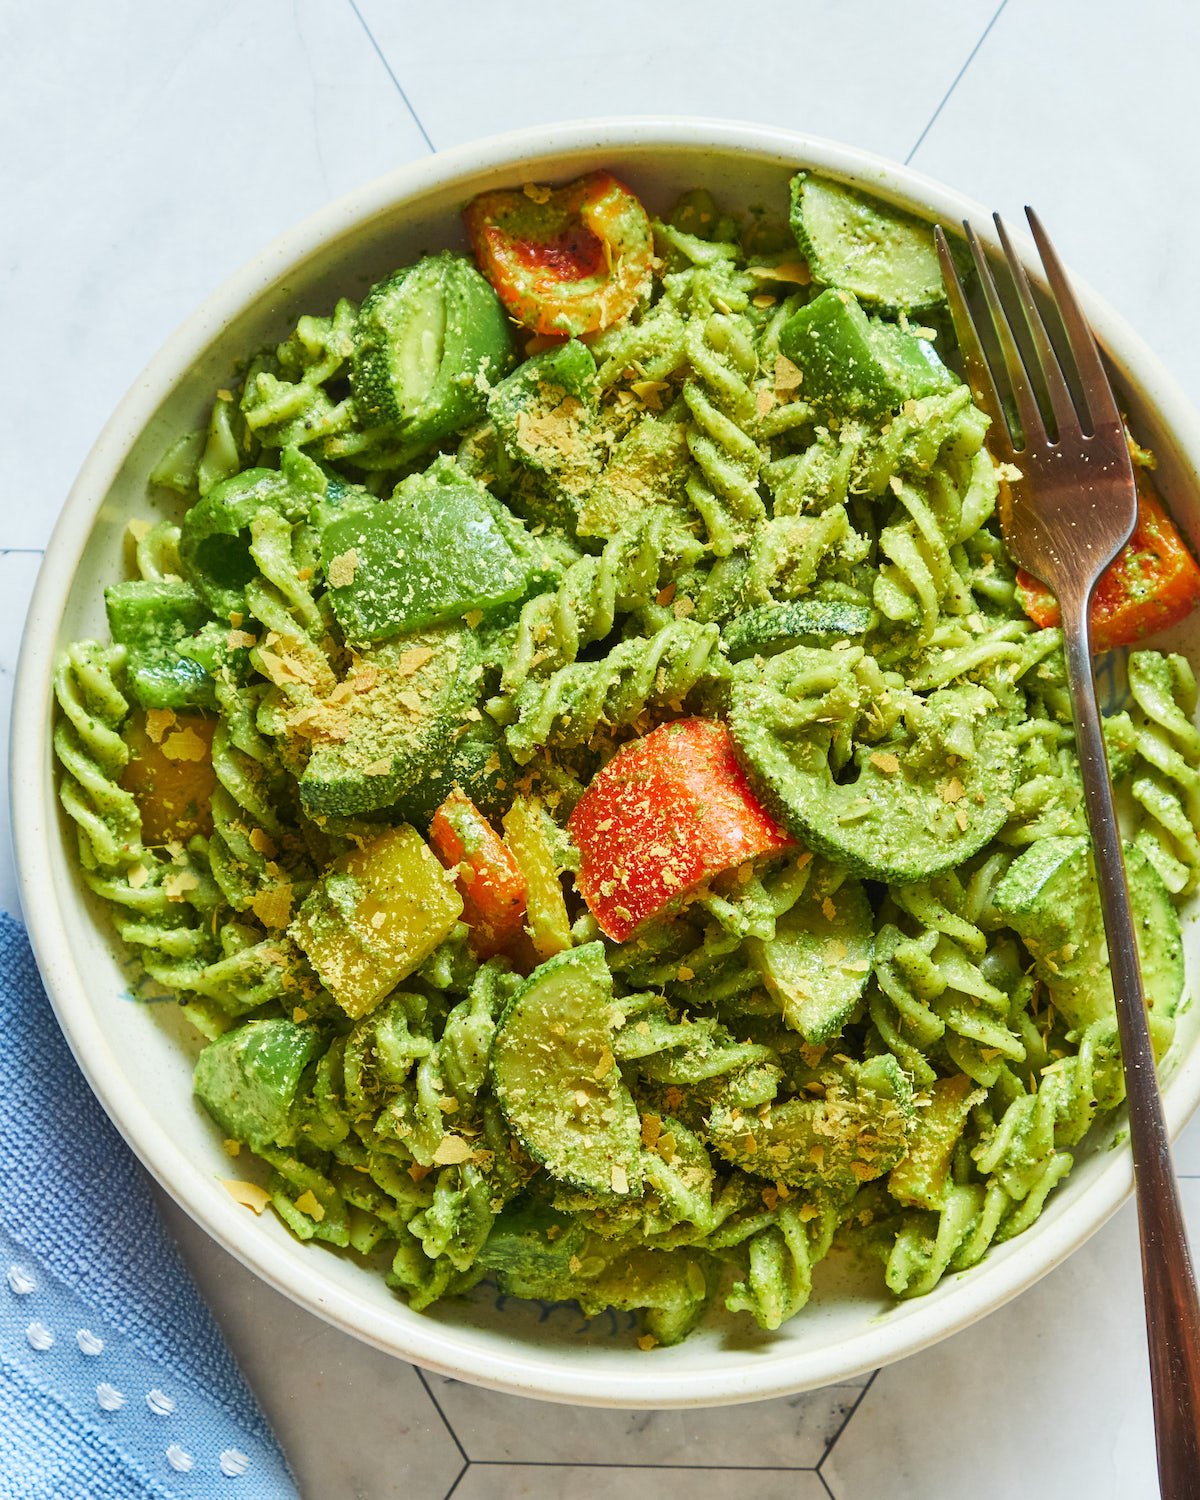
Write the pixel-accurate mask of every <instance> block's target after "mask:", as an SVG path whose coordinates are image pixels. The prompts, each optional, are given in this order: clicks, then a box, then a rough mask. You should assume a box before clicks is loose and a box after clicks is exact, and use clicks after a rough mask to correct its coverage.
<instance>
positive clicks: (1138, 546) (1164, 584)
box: [1017, 475, 1200, 651]
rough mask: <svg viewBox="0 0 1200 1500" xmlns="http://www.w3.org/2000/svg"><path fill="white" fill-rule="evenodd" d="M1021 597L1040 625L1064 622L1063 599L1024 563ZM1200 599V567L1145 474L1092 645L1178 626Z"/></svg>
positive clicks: (1108, 575)
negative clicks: (1133, 521) (1060, 601)
mask: <svg viewBox="0 0 1200 1500" xmlns="http://www.w3.org/2000/svg"><path fill="white" fill-rule="evenodd" d="M1017 599H1018V600H1019V602H1020V605H1021V608H1022V609H1023V610H1024V611H1025V613H1026V614H1027V615H1028V616H1029V618H1030V619H1031V620H1032V621H1033V622H1034V624H1035V625H1040V626H1042V627H1043V628H1044V627H1045V626H1047V625H1057V624H1058V623H1059V619H1060V615H1059V609H1058V600H1057V599H1056V598H1055V597H1054V595H1053V594H1052V593H1051V592H1050V590H1049V589H1048V588H1047V587H1046V585H1045V584H1044V583H1041V582H1039V581H1038V579H1036V578H1033V577H1032V576H1031V575H1030V574H1028V573H1026V572H1025V570H1024V569H1023V568H1022V569H1021V570H1019V571H1018V573H1017ZM1197 604H1200V567H1197V565H1196V560H1195V558H1194V557H1193V556H1192V554H1191V553H1190V552H1189V551H1188V548H1187V543H1186V542H1185V541H1184V540H1183V538H1182V537H1181V536H1180V535H1179V532H1178V531H1177V530H1176V528H1175V523H1174V522H1173V521H1172V520H1171V518H1170V516H1169V515H1168V514H1167V512H1166V510H1165V509H1164V508H1163V504H1162V501H1161V500H1160V499H1159V498H1158V496H1157V495H1156V494H1155V492H1154V490H1153V488H1152V486H1151V485H1150V482H1149V480H1147V479H1143V478H1142V477H1141V476H1140V475H1139V478H1138V515H1137V524H1136V525H1135V526H1134V529H1133V535H1132V536H1131V537H1130V538H1129V540H1128V541H1127V542H1126V543H1125V545H1124V547H1122V548H1121V550H1120V552H1118V553H1117V555H1116V557H1115V558H1114V559H1113V560H1112V562H1111V563H1110V564H1109V565H1108V567H1107V568H1106V569H1105V570H1104V572H1103V573H1102V574H1101V575H1100V579H1099V582H1098V583H1097V584H1096V589H1095V592H1094V593H1093V595H1092V603H1091V609H1090V611H1089V618H1090V620H1091V626H1092V649H1093V651H1109V650H1111V649H1112V648H1113V647H1114V646H1130V645H1132V644H1133V643H1134V642H1135V641H1140V640H1142V639H1143V638H1144V637H1145V636H1148V635H1153V634H1154V633H1155V632H1156V631H1159V630H1165V629H1166V628H1167V626H1168V625H1177V624H1178V623H1179V621H1180V620H1182V619H1184V618H1186V616H1188V615H1190V614H1191V612H1192V610H1194V609H1195V608H1196V606H1197Z"/></svg>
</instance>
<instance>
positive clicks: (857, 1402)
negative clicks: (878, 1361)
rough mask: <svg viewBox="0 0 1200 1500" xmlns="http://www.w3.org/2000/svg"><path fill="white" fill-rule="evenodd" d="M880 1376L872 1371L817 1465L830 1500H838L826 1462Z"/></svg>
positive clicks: (818, 1474) (819, 1476) (819, 1475)
mask: <svg viewBox="0 0 1200 1500" xmlns="http://www.w3.org/2000/svg"><path fill="white" fill-rule="evenodd" d="M878 1376H879V1371H878V1370H872V1371H871V1378H870V1380H868V1381H867V1383H866V1385H864V1386H863V1388H862V1390H861V1391H859V1393H858V1395H857V1396H856V1397H855V1399H854V1403H853V1405H852V1406H851V1407H850V1410H849V1411H848V1412H847V1413H846V1415H845V1416H844V1417H843V1418H842V1425H841V1426H840V1427H839V1428H838V1430H837V1431H836V1432H835V1433H834V1435H833V1440H832V1442H830V1444H829V1446H828V1447H827V1448H826V1449H825V1452H824V1453H823V1454H822V1455H821V1458H820V1461H819V1462H818V1464H817V1476H818V1478H819V1479H820V1481H821V1483H822V1484H823V1485H824V1486H825V1488H826V1489H827V1490H829V1496H830V1500H836V1496H835V1495H834V1493H833V1490H832V1489H831V1488H830V1485H829V1481H828V1480H827V1479H826V1478H825V1460H826V1459H827V1458H828V1457H829V1455H830V1454H831V1453H832V1452H833V1450H834V1449H835V1448H836V1447H837V1445H838V1441H839V1439H840V1438H841V1436H842V1433H843V1432H845V1430H846V1428H847V1427H849V1425H850V1419H851V1417H853V1415H854V1413H855V1412H856V1411H857V1410H858V1408H859V1407H860V1406H861V1405H862V1404H863V1402H864V1401H865V1400H866V1395H867V1392H868V1391H869V1390H870V1389H871V1387H872V1386H873V1385H874V1384H875V1381H876V1379H877V1378H878Z"/></svg>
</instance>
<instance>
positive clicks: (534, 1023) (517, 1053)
mask: <svg viewBox="0 0 1200 1500" xmlns="http://www.w3.org/2000/svg"><path fill="white" fill-rule="evenodd" d="M623 1019H624V1017H623V1015H622V1012H621V1008H620V1005H619V1004H618V1003H617V1002H616V1001H614V999H613V990H612V977H611V975H610V974H609V972H608V965H607V964H606V963H605V961H604V945H603V944H602V943H585V944H584V945H583V947H581V948H570V949H568V950H567V951H566V952H565V953H558V954H556V955H555V956H554V957H553V958H551V959H548V960H547V961H546V962H545V963H544V964H542V965H541V966H540V967H539V968H537V969H535V970H534V971H533V973H532V974H531V975H530V976H529V978H528V979H527V980H526V981H525V983H524V984H523V985H522V986H521V987H520V989H519V990H517V992H516V993H515V994H514V995H513V997H512V999H511V1000H510V1001H509V1002H508V1005H507V1006H506V1007H505V1009H504V1012H503V1014H502V1015H501V1017H500V1021H499V1023H498V1025H497V1027H496V1034H495V1037H494V1038H493V1040H492V1056H491V1072H492V1087H493V1089H494V1090H495V1094H496V1099H497V1101H498V1102H499V1105H500V1108H501V1110H502V1111H503V1112H504V1117H505V1119H506V1120H507V1121H508V1124H509V1128H510V1129H511V1130H512V1132H513V1134H514V1135H515V1136H516V1137H517V1139H518V1140H519V1141H520V1143H521V1145H522V1146H523V1147H524V1148H525V1150H526V1151H528V1153H529V1155H530V1156H531V1157H533V1159H534V1160H535V1161H537V1162H540V1163H541V1165H542V1166H544V1167H545V1168H546V1170H547V1171H548V1172H549V1173H550V1174H551V1175H552V1176H553V1177H556V1178H557V1179H558V1180H559V1181H560V1182H564V1183H568V1184H570V1185H571V1186H572V1187H576V1188H581V1189H583V1190H584V1191H585V1192H590V1193H597V1194H601V1195H603V1196H604V1197H612V1196H613V1195H614V1194H615V1195H616V1196H618V1197H625V1196H627V1195H631V1194H632V1195H634V1196H636V1195H637V1194H638V1193H640V1191H641V1187H642V1168H641V1117H640V1116H639V1114H638V1110H637V1106H636V1105H635V1104H634V1102H633V1096H632V1095H631V1094H630V1092H629V1090H628V1089H627V1088H626V1087H625V1083H624V1080H623V1079H622V1077H621V1072H620V1069H619V1068H618V1067H617V1065H616V1062H615V1061H614V1059H613V1051H612V1035H613V1032H614V1031H615V1030H616V1029H617V1027H618V1026H620V1025H621V1023H622V1021H623Z"/></svg>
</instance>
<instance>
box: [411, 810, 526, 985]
mask: <svg viewBox="0 0 1200 1500" xmlns="http://www.w3.org/2000/svg"><path fill="white" fill-rule="evenodd" d="M429 842H430V843H431V844H432V845H433V847H434V850H435V851H436V853H437V856H438V858H439V859H440V860H441V862H442V863H443V864H444V865H445V866H446V868H447V869H449V870H455V869H456V870H457V871H458V893H459V895H460V896H461V897H462V903H463V914H462V919H463V921H464V922H465V923H466V924H467V926H468V927H469V928H470V929H471V941H472V945H473V947H474V948H475V951H476V952H477V953H478V954H479V955H480V956H481V957H482V958H491V957H492V955H493V954H495V953H499V952H500V951H501V950H502V949H503V948H506V947H507V946H508V944H509V943H510V942H512V941H513V939H514V938H516V937H517V935H518V934H519V933H520V931H521V926H522V923H523V921H524V918H525V880H524V877H523V876H522V874H521V871H520V869H519V867H518V865H517V862H516V860H515V859H514V858H513V856H512V854H511V853H510V852H509V850H508V848H507V846H506V845H505V843H504V841H503V840H502V839H501V837H500V835H499V834H498V833H497V832H496V830H495V829H494V828H493V827H492V825H491V824H490V823H489V822H488V820H487V819H486V818H485V817H484V816H483V814H482V813H481V812H480V811H479V809H478V808H477V807H476V806H475V804H474V803H473V802H472V801H471V799H470V797H468V796H467V795H466V793H465V792H462V791H460V790H459V789H458V788H457V787H455V789H454V791H452V792H451V793H450V795H449V796H448V797H447V798H446V800H445V802H443V803H442V805H441V807H439V808H438V810H437V812H435V813H434V815H433V819H432V821H431V822H430V825H429Z"/></svg>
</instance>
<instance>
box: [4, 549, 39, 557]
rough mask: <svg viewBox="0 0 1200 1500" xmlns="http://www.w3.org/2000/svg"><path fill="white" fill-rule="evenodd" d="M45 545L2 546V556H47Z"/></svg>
mask: <svg viewBox="0 0 1200 1500" xmlns="http://www.w3.org/2000/svg"><path fill="white" fill-rule="evenodd" d="M45 555H46V549H45V547H0V557H45Z"/></svg>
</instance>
